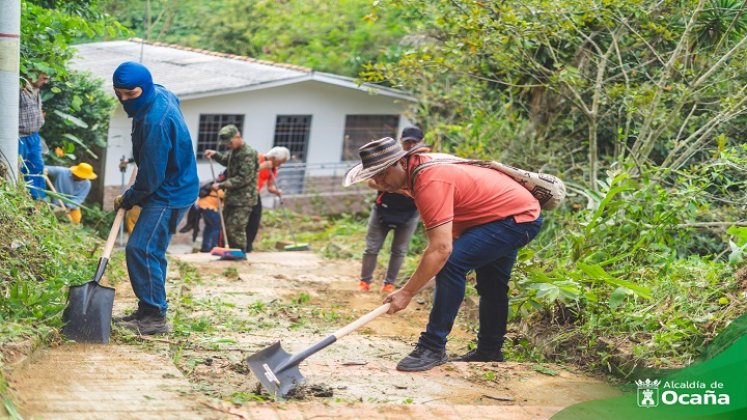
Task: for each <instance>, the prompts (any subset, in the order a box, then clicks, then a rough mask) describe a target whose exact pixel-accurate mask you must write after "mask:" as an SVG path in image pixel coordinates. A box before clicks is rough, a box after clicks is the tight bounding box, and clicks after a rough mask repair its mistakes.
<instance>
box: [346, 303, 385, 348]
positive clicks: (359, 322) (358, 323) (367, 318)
mask: <svg viewBox="0 0 747 420" xmlns="http://www.w3.org/2000/svg"><path fill="white" fill-rule="evenodd" d="M389 305H391V304H389V303H385V304H383V305H381V306H379V307H378V308H376V309H374V310H373V311H371V312H369V313H367V314H366V315H363V316H362V317H360V318H358V319H356V320H355V321H353V322H351V323H350V324H348V325H346V326H344V327H342V328H340V329H339V330H337V331H335V332H334V333H332V335H334V336H335V337H336V338H337V339H338V340H339V339H340V338H342V337H344V336H346V335H348V334H350V333H351V332H353V331H355V330H357V329H358V328H360V327H362V326H364V325H366V324H368V323H369V322H371V321H373V320H374V319H376V318H377V317H378V316H379V315H382V314H385V313H386V312H387V311H388V310H389Z"/></svg>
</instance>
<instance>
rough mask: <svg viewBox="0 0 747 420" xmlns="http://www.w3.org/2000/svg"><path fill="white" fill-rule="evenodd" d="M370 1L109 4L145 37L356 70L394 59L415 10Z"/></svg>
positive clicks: (118, 0) (139, 0) (143, 0)
mask: <svg viewBox="0 0 747 420" xmlns="http://www.w3.org/2000/svg"><path fill="white" fill-rule="evenodd" d="M371 4H372V2H371V1H370V0H336V1H327V0H289V1H276V0H253V1H246V0H214V1H209V2H207V1H194V2H180V1H178V0H160V1H157V0H152V1H149V0H136V1H132V0H111V1H109V2H108V5H107V8H106V10H107V11H108V12H109V13H111V14H112V15H114V16H117V18H119V19H120V21H121V22H122V23H123V24H124V25H126V26H127V27H128V28H130V29H132V30H133V31H134V32H135V34H136V35H137V36H139V37H141V38H145V39H149V40H152V41H160V42H168V43H177V44H180V45H185V46H189V47H194V48H203V49H208V50H214V51H222V52H228V53H232V54H239V55H247V56H250V57H255V58H261V59H264V60H270V61H277V62H281V63H291V64H297V65H301V66H307V67H311V68H313V69H314V70H318V71H326V72H332V73H337V74H343V75H347V76H353V77H355V76H357V75H358V73H359V72H360V70H362V68H363V66H364V65H365V64H366V63H369V62H395V61H396V60H397V59H399V57H400V56H401V55H402V53H403V51H404V49H405V47H404V46H403V45H401V44H400V40H401V39H402V38H403V37H404V36H405V35H406V34H407V33H408V30H409V24H410V22H411V21H412V20H413V18H414V17H415V15H416V11H415V10H409V9H406V8H403V9H382V10H378V11H376V10H373V9H372V8H371Z"/></svg>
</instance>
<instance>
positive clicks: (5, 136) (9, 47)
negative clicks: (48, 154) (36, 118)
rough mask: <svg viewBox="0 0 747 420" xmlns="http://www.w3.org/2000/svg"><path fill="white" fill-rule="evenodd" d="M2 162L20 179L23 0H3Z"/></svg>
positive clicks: (0, 18) (0, 0)
mask: <svg viewBox="0 0 747 420" xmlns="http://www.w3.org/2000/svg"><path fill="white" fill-rule="evenodd" d="M0 10H2V13H0V165H7V166H8V168H7V169H8V177H9V179H10V180H11V181H13V182H16V181H17V180H18V72H19V70H20V60H21V58H20V57H21V56H20V51H21V0H0Z"/></svg>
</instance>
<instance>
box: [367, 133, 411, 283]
mask: <svg viewBox="0 0 747 420" xmlns="http://www.w3.org/2000/svg"><path fill="white" fill-rule="evenodd" d="M422 141H423V130H421V129H420V128H418V127H406V128H405V129H404V130H402V136H401V137H400V142H401V143H402V148H403V149H405V150H410V149H411V148H412V147H413V146H415V145H417V144H419V143H421V142H422ZM368 186H369V187H371V188H373V189H376V190H379V188H378V186H377V185H376V183H375V182H374V181H373V180H372V179H369V180H368ZM418 220H420V218H419V217H418V209H417V207H415V201H414V200H413V199H412V198H410V197H407V196H405V195H402V194H397V193H390V192H386V191H378V194H377V196H376V201H375V202H374V204H373V206H371V214H370V216H369V218H368V230H367V232H366V249H365V250H364V251H363V261H362V263H361V276H360V280H359V282H358V288H359V289H360V291H362V292H367V291H369V290H370V289H371V282H372V281H373V274H374V270H375V269H376V260H377V258H378V256H379V250H381V247H382V246H383V245H384V240H385V239H386V236H387V235H388V234H389V232H390V231H394V238H392V246H391V253H390V256H389V265H388V267H387V271H386V277H385V278H384V284H383V286H382V288H381V291H382V292H387V293H389V292H393V291H394V289H395V287H396V286H395V283H396V281H397V276H398V275H399V269H400V268H401V267H402V262H404V260H405V255H407V250H408V249H409V247H410V240H411V239H412V235H413V234H414V233H415V229H416V228H417V227H418Z"/></svg>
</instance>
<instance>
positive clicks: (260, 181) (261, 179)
mask: <svg viewBox="0 0 747 420" xmlns="http://www.w3.org/2000/svg"><path fill="white" fill-rule="evenodd" d="M265 160H266V159H265V155H264V154H263V153H259V164H260V165H261V164H262V163H264V161H265ZM272 176H274V177H276V178H277V176H278V168H272ZM269 180H270V169H262V170H261V171H259V174H257V192H260V191H262V187H264V186H265V183H267V181H269Z"/></svg>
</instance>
